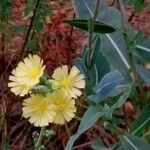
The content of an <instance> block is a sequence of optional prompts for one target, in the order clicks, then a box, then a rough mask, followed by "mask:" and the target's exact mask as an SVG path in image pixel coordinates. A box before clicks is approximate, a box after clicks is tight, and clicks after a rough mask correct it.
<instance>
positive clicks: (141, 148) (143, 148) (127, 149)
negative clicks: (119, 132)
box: [121, 134, 150, 150]
mask: <svg viewBox="0 0 150 150" xmlns="http://www.w3.org/2000/svg"><path fill="white" fill-rule="evenodd" d="M121 144H122V146H123V148H124V150H150V145H149V144H148V143H147V142H146V141H144V140H143V139H142V138H140V137H137V136H133V135H129V134H126V135H124V136H123V137H122V139H121Z"/></svg>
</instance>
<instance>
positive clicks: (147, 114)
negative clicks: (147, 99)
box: [130, 104, 150, 135]
mask: <svg viewBox="0 0 150 150" xmlns="http://www.w3.org/2000/svg"><path fill="white" fill-rule="evenodd" d="M149 126H150V104H149V105H148V106H146V107H145V108H144V110H143V111H142V112H141V114H140V115H139V117H138V118H137V119H136V120H135V122H134V123H133V125H132V127H131V130H130V131H131V133H132V134H135V135H138V134H140V133H141V132H142V131H143V130H144V129H146V128H147V127H149Z"/></svg>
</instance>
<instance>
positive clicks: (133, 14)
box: [128, 12, 136, 22]
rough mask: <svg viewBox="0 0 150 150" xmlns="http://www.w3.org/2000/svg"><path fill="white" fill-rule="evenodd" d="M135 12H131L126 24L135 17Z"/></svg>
mask: <svg viewBox="0 0 150 150" xmlns="http://www.w3.org/2000/svg"><path fill="white" fill-rule="evenodd" d="M135 14H136V13H135V12H133V13H132V14H131V16H130V17H129V19H128V22H131V21H132V19H133V17H134V16H135Z"/></svg>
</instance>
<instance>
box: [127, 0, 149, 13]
mask: <svg viewBox="0 0 150 150" xmlns="http://www.w3.org/2000/svg"><path fill="white" fill-rule="evenodd" d="M126 2H127V4H130V5H132V6H133V9H134V11H135V12H138V11H141V10H142V9H143V8H144V7H146V6H147V5H146V3H145V0H126Z"/></svg>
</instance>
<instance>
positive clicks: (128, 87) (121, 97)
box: [111, 85, 131, 109]
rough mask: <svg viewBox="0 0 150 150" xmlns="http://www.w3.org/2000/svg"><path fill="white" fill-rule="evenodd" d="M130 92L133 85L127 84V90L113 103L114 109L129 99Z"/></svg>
mask: <svg viewBox="0 0 150 150" xmlns="http://www.w3.org/2000/svg"><path fill="white" fill-rule="evenodd" d="M130 92H131V85H126V88H125V92H124V93H123V94H122V95H121V96H120V98H119V99H118V101H117V102H116V103H115V104H113V105H112V106H111V107H112V108H113V109H117V108H119V107H121V106H122V105H123V104H124V102H125V101H126V100H127V98H128V96H129V95H130Z"/></svg>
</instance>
